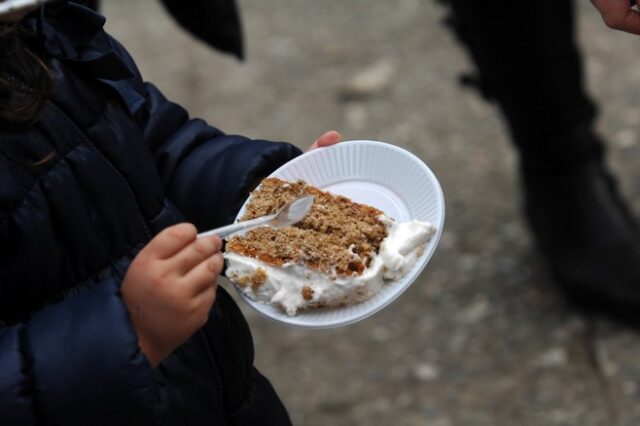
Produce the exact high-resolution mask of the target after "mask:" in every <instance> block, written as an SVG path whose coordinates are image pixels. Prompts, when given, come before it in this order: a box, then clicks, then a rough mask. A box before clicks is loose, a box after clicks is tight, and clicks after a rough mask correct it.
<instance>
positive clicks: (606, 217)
mask: <svg viewBox="0 0 640 426" xmlns="http://www.w3.org/2000/svg"><path fill="white" fill-rule="evenodd" d="M576 137H584V138H589V137H594V136H593V133H591V132H586V133H585V134H583V135H580V136H576ZM523 184H524V198H525V213H526V216H527V219H528V222H529V224H530V227H531V229H532V231H533V233H534V236H535V239H536V242H537V245H538V247H539V248H540V249H541V251H542V253H543V255H544V256H545V258H546V260H547V261H548V264H549V267H550V270H551V272H552V274H553V276H554V277H555V279H556V281H557V282H558V283H559V284H561V285H562V288H563V290H564V291H565V292H566V294H567V295H568V296H570V297H571V300H572V301H574V302H579V305H580V307H583V308H589V309H597V310H602V311H606V312H607V313H610V314H615V315H625V316H629V314H630V313H631V309H632V308H634V307H636V308H637V307H640V232H639V231H638V228H637V227H636V224H635V221H634V219H633V217H632V215H631V214H630V212H629V210H628V209H627V207H626V205H625V203H624V202H623V201H622V198H621V196H620V194H619V192H618V190H617V188H616V184H615V182H614V180H613V179H612V177H611V175H610V174H609V173H608V172H607V170H606V169H605V167H604V165H603V161H602V160H600V159H599V158H596V159H593V160H591V161H586V160H585V161H581V162H577V163H576V164H574V165H572V166H568V167H566V168H564V169H563V170H562V171H561V172H556V173H553V174H540V175H536V174H532V173H525V174H524V175H523ZM625 308H628V309H629V312H624V310H625ZM637 316H638V318H640V313H639V314H638V315H637ZM629 319H631V318H629Z"/></svg>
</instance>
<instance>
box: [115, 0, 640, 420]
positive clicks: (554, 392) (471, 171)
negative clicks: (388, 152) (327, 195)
mask: <svg viewBox="0 0 640 426" xmlns="http://www.w3.org/2000/svg"><path fill="white" fill-rule="evenodd" d="M576 3H580V4H579V5H578V9H579V25H578V37H579V39H580V43H581V46H582V47H583V52H584V59H585V62H586V65H587V67H586V69H587V73H588V86H589V88H590V91H591V94H592V95H593V97H594V98H596V99H597V100H598V102H599V105H600V109H601V114H600V119H599V127H600V131H601V133H602V134H603V135H604V136H605V137H606V139H607V141H608V147H609V161H610V163H611V165H612V168H613V169H614V170H615V171H616V172H617V173H618V174H619V176H620V178H621V184H622V190H623V192H624V193H625V195H626V196H627V197H628V199H630V200H632V206H633V207H634V209H635V211H636V212H638V211H639V210H638V209H639V208H640V203H639V202H638V201H637V199H638V195H640V167H639V166H640V158H639V156H638V153H639V152H640V146H639V145H638V143H639V140H638V135H639V131H640V129H639V127H640V120H639V118H640V55H638V54H637V53H638V43H639V42H640V39H638V38H635V37H634V36H631V35H627V34H622V33H619V32H615V31H613V30H609V29H608V28H606V27H605V26H604V24H602V22H601V20H600V17H599V15H597V14H596V12H595V10H593V8H592V7H591V5H590V4H589V2H586V1H583V2H576ZM239 5H240V8H241V12H242V17H243V23H244V36H245V47H246V56H247V58H246V61H244V62H239V61H237V60H235V59H234V58H232V57H230V56H226V55H223V54H221V53H218V52H215V51H213V50H210V49H209V48H207V47H205V46H204V45H203V44H201V43H199V42H197V41H195V40H194V39H192V38H190V37H189V36H187V35H186V34H185V33H184V32H183V31H182V30H180V29H179V28H178V27H177V26H176V25H175V24H174V23H173V21H171V20H170V19H169V18H168V16H167V14H166V13H165V11H164V10H163V9H162V7H161V6H160V5H159V3H158V2H157V1H156V0H136V1H129V0H108V1H105V2H104V9H103V12H104V14H105V15H106V16H107V18H108V24H107V27H108V30H109V31H111V33H112V34H114V35H115V36H116V37H117V38H118V39H120V41H121V42H122V43H123V44H124V45H125V46H126V47H127V48H128V49H129V50H130V52H131V53H132V54H133V56H134V58H135V59H136V60H137V62H138V65H139V66H140V68H141V71H142V73H143V75H144V77H145V78H146V79H147V80H149V81H152V82H154V83H155V84H156V85H157V86H158V87H159V88H160V89H161V90H162V91H164V93H165V94H166V95H167V96H168V97H169V98H171V99H173V100H174V101H177V102H178V103H180V104H182V105H183V106H185V107H186V108H187V109H188V110H189V111H190V113H191V115H193V116H197V117H202V118H204V119H206V120H207V121H209V122H210V123H211V124H213V125H215V126H217V127H219V128H221V129H223V130H224V131H225V132H227V133H239V134H243V135H246V136H249V137H253V138H264V139H270V140H283V141H288V142H292V143H294V144H296V145H298V146H300V147H301V148H305V147H307V146H308V145H309V144H311V142H312V141H313V140H314V139H315V138H316V137H317V136H318V135H320V134H321V133H323V132H324V131H326V130H329V129H337V130H339V131H341V132H342V133H343V135H344V137H345V139H347V140H348V139H373V140H381V141H386V142H390V143H393V144H396V145H398V146H401V147H404V148H406V149H408V150H410V151H412V152H413V153H415V154H416V155H417V156H419V157H420V158H422V159H423V160H424V161H425V162H426V163H427V164H428V165H429V166H430V167H431V169H432V170H433V171H434V172H435V174H436V175H437V176H438V178H439V180H440V182H441V184H442V186H443V189H444V193H445V198H446V204H447V217H446V224H445V231H444V234H443V237H442V240H441V243H440V246H439V248H438V250H437V252H436V254H435V255H434V257H433V259H432V260H431V262H430V263H429V265H428V266H427V268H426V269H425V271H424V272H423V274H422V275H421V277H420V278H419V279H418V280H417V281H416V282H415V283H414V285H413V286H412V287H411V288H410V289H409V290H408V291H407V292H406V293H404V294H403V295H402V296H401V297H400V298H399V299H398V300H396V301H395V302H394V303H393V304H392V305H390V306H389V307H388V308H386V309H385V310H383V311H382V312H380V313H378V314H376V315H375V316H373V317H371V318H369V319H367V320H364V321H362V322H360V323H358V324H355V325H352V326H348V327H344V328H340V329H335V330H327V331H304V330H296V329H290V328H286V327H283V326H280V325H277V324H275V323H271V322H269V321H268V320H266V319H263V318H262V317H259V316H257V315H256V314H254V313H253V312H252V311H250V310H249V309H248V308H247V305H246V304H244V303H243V302H242V301H239V304H240V306H241V308H242V309H243V311H244V312H245V313H246V315H247V318H248V321H249V323H250V325H251V328H252V330H253V334H254V339H255V344H256V364H257V365H258V367H259V368H260V369H261V370H262V372H263V373H265V374H266V375H267V376H268V377H269V378H270V379H271V381H272V383H273V385H274V387H275V388H276V389H277V390H278V392H279V393H280V395H281V396H282V398H283V400H284V402H285V404H286V405H287V407H288V409H289V412H290V414H291V417H292V420H293V422H294V424H295V425H309V426H311V425H334V426H339V425H395V426H400V425H431V426H453V425H512V424H515V423H517V424H519V425H521V426H525V425H607V426H609V425H637V424H640V388H639V386H640V381H639V379H640V335H638V334H637V332H636V331H634V330H632V329H629V328H627V327H625V326H622V325H619V324H615V323H612V322H610V321H608V320H606V319H603V318H596V317H589V316H584V315H582V314H579V313H578V312H576V311H575V310H574V309H572V307H571V306H569V305H567V303H566V302H565V301H564V300H563V298H562V297H561V295H560V294H559V293H558V292H557V290H556V288H555V287H554V286H553V283H552V282H551V280H550V278H549V276H548V273H547V271H546V270H545V268H544V264H543V263H542V261H541V260H540V259H539V257H538V255H537V253H536V251H535V248H534V247H533V245H532V240H531V237H530V235H529V233H528V231H527V228H526V224H525V222H524V219H523V217H522V215H521V213H520V192H519V182H518V176H517V173H516V158H515V156H514V151H513V150H512V149H511V146H510V145H509V140H508V138H507V135H506V132H505V129H504V128H503V124H502V121H501V120H500V117H499V116H498V115H497V111H496V110H495V109H494V108H493V107H492V106H491V105H489V104H487V103H485V102H484V101H483V100H482V99H481V98H480V96H479V95H478V94H477V93H476V92H474V91H471V90H468V89H465V88H463V87H462V86H460V85H459V83H458V81H459V76H460V75H461V74H462V73H465V72H468V71H470V70H471V69H472V68H471V65H470V62H469V59H468V58H467V56H466V51H465V50H464V49H463V48H462V47H461V46H460V45H459V44H458V42H457V41H456V40H455V38H454V37H453V36H452V34H451V32H450V31H449V30H448V29H447V28H446V27H445V26H444V25H443V19H444V18H445V16H446V9H445V8H444V7H443V6H442V5H440V4H438V3H437V2H434V1H427V0H395V1H388V0H350V1H343V0H323V1H317V0H270V1H260V0H240V1H239ZM224 284H225V285H226V286H227V288H229V289H230V290H232V289H231V288H230V286H228V283H224Z"/></svg>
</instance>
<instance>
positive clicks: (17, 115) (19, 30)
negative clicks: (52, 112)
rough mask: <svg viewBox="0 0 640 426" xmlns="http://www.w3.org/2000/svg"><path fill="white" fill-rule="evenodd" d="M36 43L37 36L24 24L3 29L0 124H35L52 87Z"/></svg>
mask: <svg viewBox="0 0 640 426" xmlns="http://www.w3.org/2000/svg"><path fill="white" fill-rule="evenodd" d="M35 40H36V36H35V34H33V32H32V31H30V30H28V29H27V28H24V26H22V25H19V24H9V25H7V24H4V25H2V26H1V27H0V124H9V125H18V126H20V125H28V124H31V123H33V122H34V120H35V119H36V117H37V114H38V111H39V110H40V105H41V104H42V101H43V100H44V98H45V97H46V96H47V94H48V92H49V89H50V88H51V77H50V75H49V71H48V69H47V66H46V64H45V63H44V62H43V61H42V59H40V57H39V55H38V53H37V49H36V47H35V46H36V43H35Z"/></svg>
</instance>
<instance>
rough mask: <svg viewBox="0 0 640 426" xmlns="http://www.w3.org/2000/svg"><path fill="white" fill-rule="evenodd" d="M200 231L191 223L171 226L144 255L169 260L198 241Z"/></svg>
mask: <svg viewBox="0 0 640 426" xmlns="http://www.w3.org/2000/svg"><path fill="white" fill-rule="evenodd" d="M197 234H198V231H197V229H196V227H195V226H193V225H192V224H190V223H180V224H178V225H173V226H170V227H168V228H166V229H164V230H163V231H161V232H160V233H159V234H158V235H156V236H155V237H154V238H153V239H152V240H151V241H150V242H149V244H147V245H146V247H145V248H144V249H143V251H144V254H145V255H147V256H150V257H153V258H156V259H168V258H170V257H172V256H174V255H175V254H176V253H179V252H180V251H181V250H182V249H183V248H184V247H185V246H186V245H188V244H189V243H190V242H192V241H194V240H195V239H196V236H197Z"/></svg>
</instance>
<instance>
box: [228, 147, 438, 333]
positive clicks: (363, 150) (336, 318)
mask: <svg viewBox="0 0 640 426" xmlns="http://www.w3.org/2000/svg"><path fill="white" fill-rule="evenodd" d="M270 176H272V177H278V178H281V179H284V180H288V181H295V180H298V179H302V180H304V181H305V182H307V183H309V184H311V185H314V186H316V187H318V188H320V189H323V190H325V191H329V192H331V193H334V194H340V195H344V196H346V197H349V198H350V199H352V200H353V201H356V202H359V203H365V204H369V205H371V206H374V207H376V208H378V209H380V210H382V211H383V212H385V214H386V215H387V216H389V217H392V218H394V219H396V221H398V222H405V221H409V220H413V219H418V220H423V221H427V222H430V223H431V224H433V225H434V226H435V227H436V234H435V235H434V236H433V237H432V238H431V240H430V241H429V242H428V243H427V246H426V247H425V250H424V253H423V255H422V256H421V257H420V258H419V259H418V262H416V264H415V265H414V267H413V268H412V269H411V270H410V271H409V272H408V273H407V274H406V275H404V277H402V279H400V280H399V281H387V282H385V285H384V286H383V287H382V289H381V290H380V291H379V292H378V293H377V294H375V295H374V296H373V297H372V298H371V299H369V300H366V301H364V302H362V303H358V304H354V305H348V306H344V307H338V308H320V309H307V310H304V309H302V310H299V311H298V313H297V314H296V315H295V316H288V315H287V314H286V313H285V312H284V311H282V310H280V309H279V308H277V307H274V306H271V305H268V304H265V303H261V302H257V301H255V300H253V299H251V298H250V297H248V296H246V295H244V294H243V293H242V291H239V293H240V294H241V296H242V297H243V298H244V300H245V301H246V302H247V303H248V304H249V305H250V306H251V307H252V308H254V309H255V310H256V311H258V312H259V313H260V314H262V315H264V316H265V317H267V318H269V319H271V320H274V321H276V322H278V323H280V324H284V325H288V326H293V327H300V328H311V329H323V328H332V327H339V326H343V325H347V324H352V323H354V322H357V321H360V320H362V319H364V318H367V317H368V316H370V315H372V314H374V313H376V312H378V311H379V310H381V309H382V308H384V307H385V306H387V305H388V304H390V303H391V302H392V301H394V300H395V299H396V298H397V297H398V296H400V294H402V292H404V291H405V290H406V289H407V288H408V287H409V286H410V285H411V284H412V283H413V282H414V281H415V279H416V278H418V276H419V275H420V273H421V272H422V270H423V269H424V267H425V266H426V265H427V263H428V262H429V259H430V258H431V256H432V255H433V253H434V251H435V249H436V246H437V245H438V242H439V240H440V236H441V234H442V227H443V225H444V197H443V195H442V189H441V188H440V184H439V183H438V180H437V179H436V177H435V175H434V174H433V173H432V172H431V170H430V169H429V168H428V167H427V166H426V165H425V164H424V163H423V162H422V160H420V159H419V158H418V157H416V156H415V155H413V154H412V153H410V152H408V151H406V150H404V149H402V148H399V147H397V146H395V145H391V144H388V143H384V142H376V141H366V140H358V141H346V142H341V143H339V144H337V145H333V146H330V147H326V148H320V149H316V150H313V151H311V152H308V153H305V154H304V155H302V156H300V157H298V158H295V159H294V160H292V161H290V162H288V163H286V164H284V165H283V166H282V167H280V168H279V169H278V170H276V171H275V172H273V173H272V174H271V175H270ZM245 205H246V202H245ZM244 209H245V206H244V205H243V206H242V209H241V210H240V212H239V213H238V218H239V217H240V216H242V214H243V213H244Z"/></svg>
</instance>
